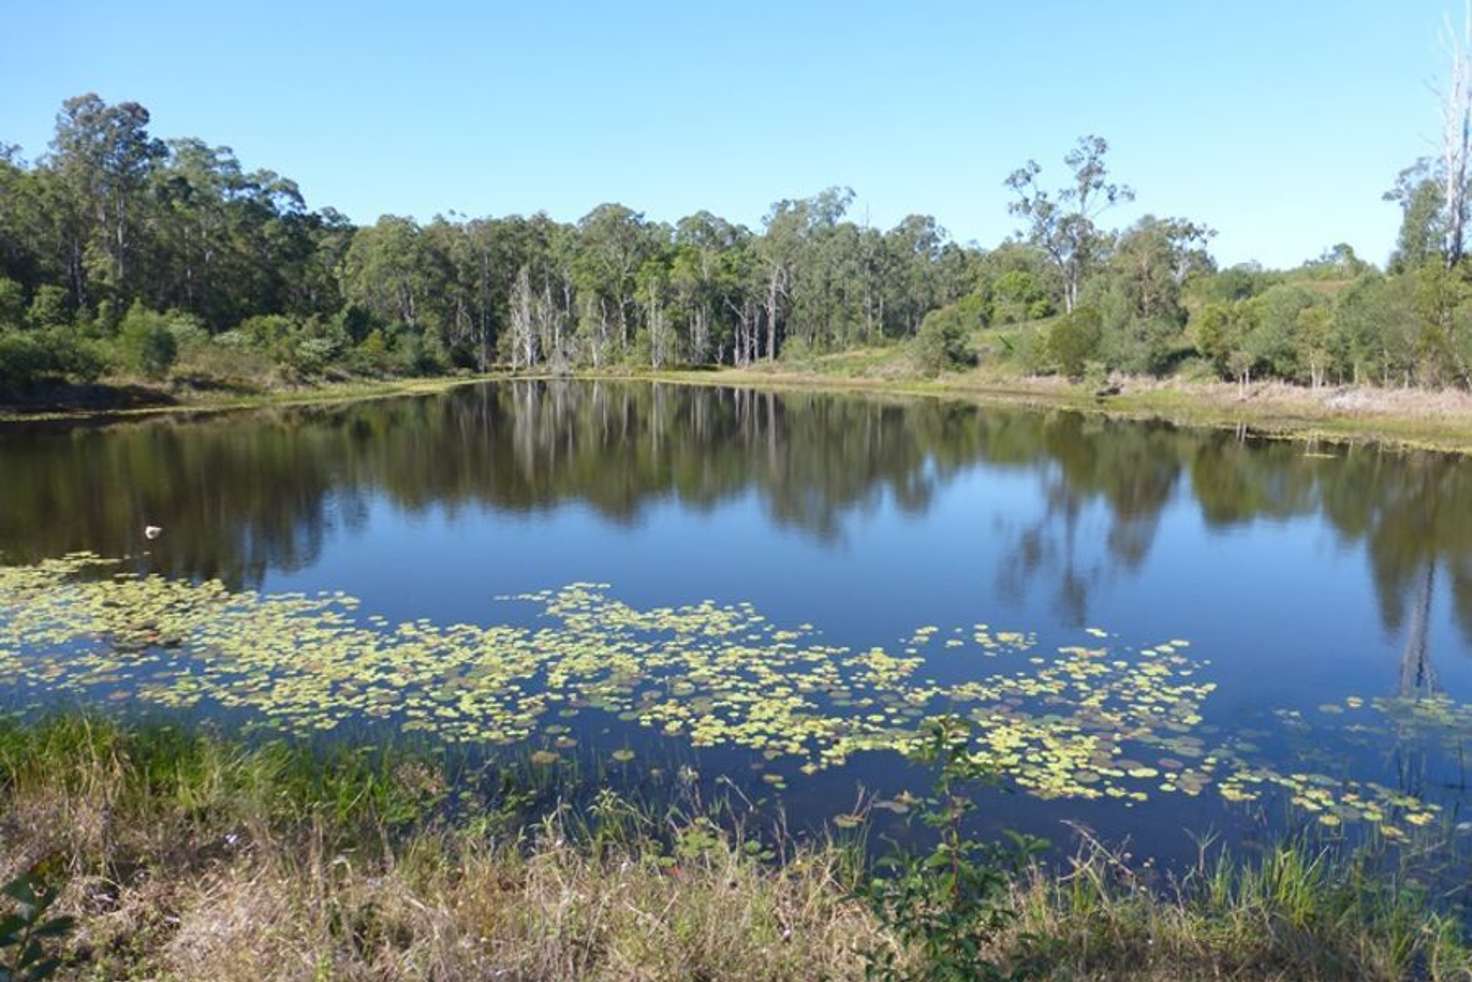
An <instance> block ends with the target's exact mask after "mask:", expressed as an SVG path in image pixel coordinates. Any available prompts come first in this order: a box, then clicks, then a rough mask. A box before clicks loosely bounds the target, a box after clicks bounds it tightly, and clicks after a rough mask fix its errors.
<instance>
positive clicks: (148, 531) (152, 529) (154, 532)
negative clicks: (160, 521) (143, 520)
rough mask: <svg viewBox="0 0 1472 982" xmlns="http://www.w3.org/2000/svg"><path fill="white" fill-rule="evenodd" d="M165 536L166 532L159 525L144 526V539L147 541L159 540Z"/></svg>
mask: <svg viewBox="0 0 1472 982" xmlns="http://www.w3.org/2000/svg"><path fill="white" fill-rule="evenodd" d="M163 534H164V530H163V529H161V528H159V527H158V526H157V525H145V526H143V537H144V538H145V539H157V538H158V537H159V536H161V535H163Z"/></svg>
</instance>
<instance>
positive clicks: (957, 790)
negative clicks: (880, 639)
mask: <svg viewBox="0 0 1472 982" xmlns="http://www.w3.org/2000/svg"><path fill="white" fill-rule="evenodd" d="M974 729H975V724H973V723H972V722H971V721H970V720H967V719H964V718H961V717H954V716H947V717H939V718H936V719H933V720H930V721H929V728H928V730H927V732H926V734H925V737H926V740H925V742H924V743H923V744H922V745H921V746H920V748H919V749H918V750H916V751H915V752H914V754H913V755H912V756H913V758H914V759H915V760H917V761H919V762H921V763H924V764H927V765H931V766H938V773H937V776H936V779H935V784H934V787H933V789H932V793H931V795H930V796H928V797H926V798H925V800H924V810H923V811H922V813H921V816H920V817H921V821H922V822H924V823H925V824H926V825H928V826H930V827H931V828H932V829H934V830H936V833H937V835H938V839H939V841H937V842H936V844H935V845H934V846H933V847H932V848H931V850H930V851H929V852H928V853H925V854H917V853H915V852H912V851H910V850H908V849H905V848H902V847H899V846H896V847H895V848H894V850H893V851H892V852H891V853H890V854H889V855H887V856H886V857H884V858H883V859H881V860H880V861H879V863H878V867H879V868H880V869H886V870H889V871H890V875H888V876H875V877H874V878H872V879H870V880H869V881H868V882H866V883H865V884H864V885H863V887H862V889H861V896H862V897H863V899H864V900H865V901H867V902H868V904H869V905H870V907H871V908H872V909H873V910H874V912H875V914H876V915H877V916H878V917H879V920H880V922H881V923H882V924H883V925H884V926H885V927H886V928H887V929H888V930H890V931H892V932H893V933H894V934H895V936H896V937H898V938H899V939H900V940H901V941H903V942H904V943H905V944H907V945H908V946H910V947H911V948H912V949H914V950H915V951H917V952H918V953H919V955H920V959H921V960H920V964H919V965H918V966H915V967H914V968H913V970H910V969H908V968H907V966H905V965H904V964H903V963H902V962H901V961H900V960H899V958H898V957H897V955H896V952H894V951H893V950H891V949H887V948H885V949H878V950H875V951H869V952H866V953H865V957H866V961H867V974H868V977H869V978H876V979H884V980H901V979H915V980H936V982H941V980H956V982H961V980H970V979H1015V978H1024V977H1026V975H1027V974H1028V973H1027V972H1026V971H1025V967H1024V968H1023V969H1019V970H1015V971H1012V972H1008V971H1006V970H1004V968H1003V967H1002V966H1001V965H999V964H997V963H995V962H993V961H990V960H988V958H987V946H988V944H989V943H991V942H994V941H995V940H996V939H997V938H998V937H999V935H1000V934H1001V932H1002V931H1004V930H1005V929H1006V928H1008V927H1009V926H1010V925H1012V924H1013V923H1014V922H1015V921H1016V920H1017V919H1018V917H1019V916H1020V915H1019V912H1018V911H1017V910H1016V908H1015V907H1014V906H1013V903H1012V882H1013V877H1014V876H1015V875H1016V874H1017V873H1018V872H1019V871H1020V870H1021V869H1023V868H1024V867H1025V866H1026V864H1027V863H1028V862H1029V861H1030V860H1031V858H1032V857H1033V856H1035V855H1036V854H1037V853H1038V852H1040V851H1041V850H1042V849H1043V848H1044V847H1045V846H1046V843H1045V842H1043V840H1041V839H1037V838H1034V837H1031V836H1023V835H1017V834H1015V833H1008V841H1007V842H1006V844H999V843H993V842H981V841H978V840H976V839H973V838H970V837H968V836H967V835H966V833H965V831H964V827H963V826H964V820H965V818H966V816H967V815H968V814H969V813H970V812H971V811H972V810H973V809H974V808H975V807H976V803H975V800H974V798H973V796H972V794H971V790H974V786H975V785H977V784H988V783H995V781H996V779H997V778H996V774H995V772H994V771H992V770H991V769H990V768H989V767H987V766H986V765H984V764H982V763H979V762H978V758H977V755H976V754H975V752H974V748H973V747H972V740H973V736H974Z"/></svg>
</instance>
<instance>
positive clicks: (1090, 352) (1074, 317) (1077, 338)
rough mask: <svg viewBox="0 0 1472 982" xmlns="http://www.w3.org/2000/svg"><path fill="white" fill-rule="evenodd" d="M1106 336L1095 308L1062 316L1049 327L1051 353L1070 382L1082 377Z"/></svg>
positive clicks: (1101, 320)
mask: <svg viewBox="0 0 1472 982" xmlns="http://www.w3.org/2000/svg"><path fill="white" fill-rule="evenodd" d="M1103 336H1104V322H1103V319H1102V318H1101V317H1100V316H1099V312H1098V311H1097V310H1095V309H1094V308H1092V307H1080V308H1078V309H1077V310H1075V311H1074V312H1073V313H1071V314H1069V315H1068V316H1066V317H1060V318H1059V319H1058V320H1056V321H1054V322H1053V326H1052V327H1050V328H1048V342H1047V343H1048V353H1049V354H1050V355H1051V356H1052V357H1053V360H1054V361H1055V362H1057V363H1058V370H1059V371H1060V372H1062V373H1063V374H1064V375H1067V376H1068V377H1069V378H1070V379H1073V380H1075V381H1077V380H1078V379H1081V378H1083V376H1084V369H1085V367H1086V366H1087V365H1088V363H1089V361H1090V360H1091V359H1092V358H1093V357H1094V356H1095V355H1096V354H1097V353H1098V351H1099V342H1100V341H1101V340H1102V339H1103Z"/></svg>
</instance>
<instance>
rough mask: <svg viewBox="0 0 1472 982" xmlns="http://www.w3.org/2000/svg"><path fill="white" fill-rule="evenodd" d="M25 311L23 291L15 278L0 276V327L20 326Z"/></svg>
mask: <svg viewBox="0 0 1472 982" xmlns="http://www.w3.org/2000/svg"><path fill="white" fill-rule="evenodd" d="M25 311H26V297H25V291H24V290H22V289H21V288H20V284H19V283H17V282H15V280H12V279H9V278H7V277H4V276H0V327H20V326H21V323H22V322H23V321H24V320H25Z"/></svg>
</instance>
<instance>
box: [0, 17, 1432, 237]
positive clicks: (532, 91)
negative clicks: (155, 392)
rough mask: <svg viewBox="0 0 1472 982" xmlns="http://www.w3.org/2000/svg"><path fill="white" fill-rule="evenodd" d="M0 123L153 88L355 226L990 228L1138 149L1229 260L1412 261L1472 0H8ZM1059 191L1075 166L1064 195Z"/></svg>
mask: <svg viewBox="0 0 1472 982" xmlns="http://www.w3.org/2000/svg"><path fill="white" fill-rule="evenodd" d="M4 6H5V7H7V8H8V9H6V10H4V12H3V17H0V23H4V24H5V31H6V36H5V38H4V41H3V44H0V93H3V96H0V140H4V141H8V142H13V143H19V144H21V146H22V148H23V150H24V151H25V154H26V156H28V157H32V158H34V157H35V156H38V155H39V154H40V153H42V152H43V151H44V149H45V145H46V143H47V141H48V140H49V139H50V130H51V125H52V121H53V118H54V116H55V113H56V110H57V108H58V107H59V105H60V103H61V101H62V100H63V99H65V98H66V97H68V96H72V95H76V94H80V93H83V92H87V91H95V92H97V93H98V94H99V95H101V96H102V97H103V98H104V99H107V100H108V101H111V102H116V101H123V100H129V99H131V100H135V101H138V102H141V103H143V104H144V105H145V106H147V107H148V108H149V109H150V110H151V111H152V113H153V127H152V128H153V131H154V133H155V134H156V135H159V136H164V137H169V136H198V137H201V138H203V139H205V140H207V141H209V142H211V143H216V144H226V145H229V146H231V147H233V148H234V149H235V151H236V152H237V154H238V155H239V156H240V158H241V161H242V163H243V164H244V165H245V166H246V167H247V168H254V167H270V168H271V169H273V170H276V171H278V172H280V173H282V174H285V175H287V176H289V177H292V178H295V179H296V180H297V181H298V182H299V183H300V185H301V186H302V189H303V191H304V192H305V193H306V195H307V199H308V203H309V204H310V205H312V206H313V207H319V206H323V205H332V206H334V207H336V208H338V209H339V210H341V211H343V212H345V213H346V214H347V215H349V216H350V217H351V218H353V219H355V220H357V221H359V222H371V221H373V220H374V219H375V218H376V217H377V216H378V215H379V214H381V213H385V212H390V213H394V214H409V215H413V216H415V217H416V218H419V219H421V220H427V219H429V218H431V217H433V216H434V215H435V214H436V213H444V212H449V211H450V210H452V209H453V210H455V211H457V212H460V213H464V214H470V215H486V214H495V215H500V214H507V213H512V212H533V211H537V210H539V209H545V210H546V211H547V212H548V213H550V214H551V215H552V216H553V217H555V218H558V219H564V220H573V219H576V218H578V217H579V216H581V215H582V214H584V213H586V212H587V211H588V210H590V209H591V208H592V207H593V206H594V205H596V204H598V203H599V202H602V201H621V202H623V203H625V204H627V205H629V206H631V207H633V208H636V209H639V210H641V211H644V212H645V213H646V214H647V215H648V216H649V217H651V218H654V219H663V220H671V221H672V220H674V219H676V218H678V217H680V216H681V215H684V214H687V213H689V212H691V211H695V210H697V209H700V208H709V209H710V210H712V211H715V212H717V213H719V214H722V215H725V216H726V217H728V218H732V219H734V220H737V221H742V222H745V223H747V224H750V225H752V226H756V225H757V224H758V223H759V222H760V220H761V217H762V215H763V213H764V212H765V210H766V206H767V205H768V204H769V203H770V202H772V201H774V200H777V199H779V198H784V197H795V196H803V195H807V194H811V193H813V192H815V191H817V190H819V189H821V188H823V187H826V186H828V185H833V184H838V185H848V186H850V187H852V188H854V190H855V191H856V192H857V194H858V200H857V206H856V207H857V217H859V218H863V216H864V215H865V212H866V210H867V214H868V215H869V218H870V220H871V221H872V222H873V223H874V224H876V225H885V226H887V225H890V224H893V223H894V222H896V221H897V220H899V219H900V218H902V217H903V216H904V215H905V214H907V213H910V212H928V213H930V214H933V215H935V216H936V217H937V218H938V219H939V220H940V221H941V223H942V224H943V225H945V226H946V227H947V228H948V229H950V231H951V233H952V234H953V235H954V236H955V237H956V238H958V239H960V240H963V241H965V240H971V239H975V240H977V241H979V242H981V243H982V244H983V245H992V244H995V243H996V242H997V241H999V240H1000V239H1001V238H1002V237H1003V236H1004V235H1006V234H1007V233H1008V232H1009V231H1011V230H1012V228H1013V227H1014V225H1013V222H1012V220H1011V218H1010V217H1009V216H1008V214H1007V211H1006V203H1007V192H1006V190H1005V189H1004V188H1003V187H1002V180H1003V178H1005V177H1006V175H1007V173H1008V172H1009V171H1010V170H1011V169H1012V168H1014V167H1016V166H1017V165H1018V164H1020V163H1022V162H1023V161H1025V160H1026V159H1027V158H1029V157H1033V158H1036V159H1037V160H1038V161H1039V162H1040V163H1042V164H1043V165H1044V168H1045V170H1044V177H1045V178H1058V177H1061V172H1062V165H1061V161H1060V158H1061V157H1062V155H1063V153H1064V152H1065V151H1066V150H1067V148H1068V147H1069V146H1070V145H1071V144H1072V142H1073V141H1074V139H1075V138H1076V137H1078V136H1079V135H1081V134H1084V133H1090V132H1094V133H1099V134H1100V135H1103V136H1105V137H1107V138H1108V139H1109V141H1110V142H1111V144H1112V148H1113V149H1112V152H1111V157H1112V159H1113V165H1114V169H1115V172H1116V174H1117V176H1118V177H1119V178H1120V179H1122V180H1125V181H1127V182H1129V183H1130V184H1132V185H1134V186H1135V187H1136V189H1137V191H1138V193H1139V199H1138V201H1137V203H1136V204H1135V205H1134V206H1132V207H1131V208H1130V209H1129V210H1128V211H1127V212H1122V213H1121V214H1120V216H1119V217H1120V218H1121V219H1128V218H1132V217H1134V216H1135V215H1138V214H1141V213H1143V212H1145V211H1150V212H1154V213H1156V214H1161V215H1166V214H1169V215H1183V216H1187V217H1190V218H1194V219H1197V220H1201V221H1205V222H1207V223H1208V224H1210V225H1212V226H1213V227H1215V228H1217V229H1218V230H1219V232H1220V235H1219V236H1218V238H1217V240H1216V243H1215V250H1214V251H1215V252H1216V254H1217V256H1218V258H1219V259H1221V260H1222V261H1223V262H1226V263H1232V262H1237V261H1241V260H1245V259H1250V258H1257V259H1260V260H1262V261H1264V262H1266V263H1268V264H1270V265H1276V264H1293V263H1297V262H1299V261H1301V260H1303V259H1305V258H1307V257H1309V256H1313V255H1317V254H1318V253H1319V252H1321V251H1322V250H1323V249H1324V248H1325V247H1326V246H1328V245H1331V244H1333V243H1335V242H1338V241H1347V242H1349V243H1350V244H1351V245H1353V246H1354V247H1355V248H1356V249H1357V250H1358V251H1359V252H1360V253H1361V254H1362V255H1364V256H1365V257H1366V258H1368V259H1373V260H1374V261H1376V262H1384V260H1385V257H1386V255H1387V253H1388V252H1389V249H1390V246H1391V243H1392V240H1393V237H1394V234H1395V229H1396V225H1397V212H1396V209H1395V207H1394V206H1393V205H1390V204H1388V203H1385V202H1383V201H1381V200H1380V195H1381V193H1382V192H1383V191H1385V189H1386V188H1388V187H1389V186H1390V185H1391V183H1392V181H1393V180H1394V177H1395V174H1396V172H1397V171H1398V170H1400V168H1401V167H1403V166H1405V165H1406V164H1407V163H1409V162H1410V161H1411V160H1413V159H1414V158H1416V157H1417V156H1420V155H1422V154H1425V153H1428V152H1430V151H1431V150H1432V141H1433V140H1434V137H1435V135H1436V132H1437V129H1438V126H1437V113H1436V106H1435V102H1434V97H1433V96H1432V94H1431V93H1430V91H1429V90H1428V83H1430V82H1432V81H1433V80H1434V79H1435V78H1436V76H1437V74H1438V73H1439V72H1441V71H1442V69H1443V65H1442V62H1443V61H1444V60H1445V59H1444V58H1443V57H1442V55H1441V52H1440V48H1439V46H1438V40H1437V36H1438V31H1439V29H1440V25H1441V21H1442V17H1443V16H1444V14H1445V13H1446V12H1447V10H1448V9H1449V7H1455V6H1456V4H1454V3H1452V2H1450V0H1334V2H1327V0H1274V2H1267V0H1235V2H1232V3H1224V2H1204V0H1174V2H1143V0H1130V2H1124V3H1103V2H1086V0H1077V2H1063V0H1033V2H1029V3H1005V4H1004V3H984V2H977V0H972V2H960V3H954V4H921V3H913V4H912V3H896V2H892V0H891V2H885V3H863V2H844V3H831V4H800V3H761V2H744V3H740V4H725V3H698V2H695V3H692V2H689V0H686V2H682V3H671V4H655V3H636V2H626V3H617V4H615V3H587V4H559V3H552V2H540V3H539V2H531V3H518V4H514V5H513V4H500V3H488V2H481V3H475V2H465V3H437V2H431V0H419V2H397V3H390V4H378V3H372V2H357V0H355V2H344V0H296V2H292V3H283V2H279V0H255V2H251V3H200V2H198V0H190V2H188V3H176V2H159V0H150V2H147V3H123V2H116V0H114V2H105V3H104V2H98V3H78V2H67V0H48V2H44V3H37V2H27V0H6V3H5V4H4ZM1049 183H1051V182H1049Z"/></svg>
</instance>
